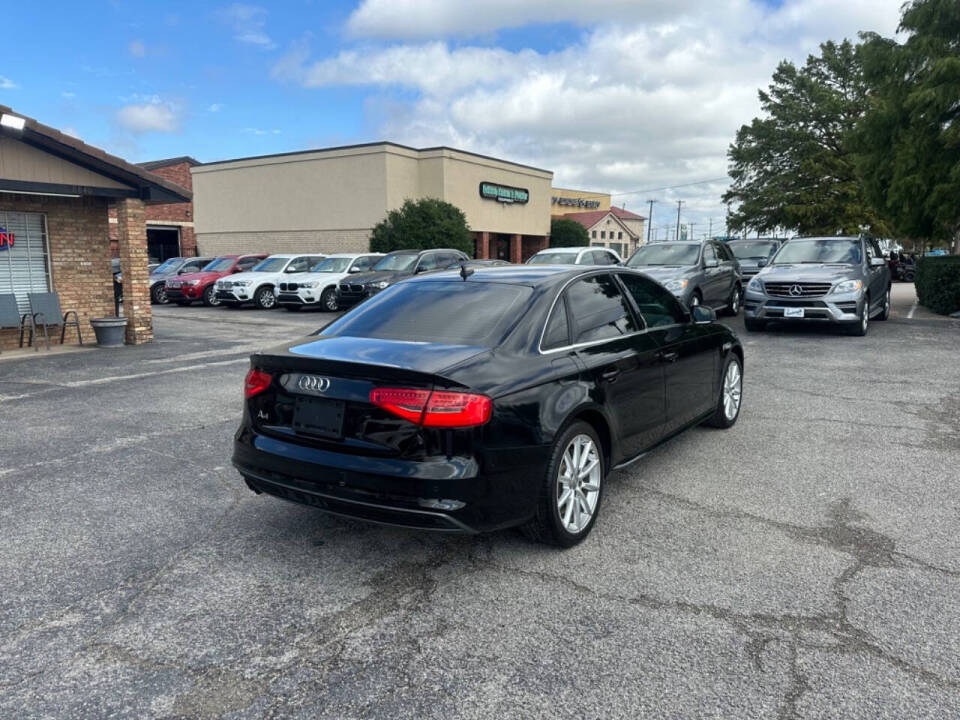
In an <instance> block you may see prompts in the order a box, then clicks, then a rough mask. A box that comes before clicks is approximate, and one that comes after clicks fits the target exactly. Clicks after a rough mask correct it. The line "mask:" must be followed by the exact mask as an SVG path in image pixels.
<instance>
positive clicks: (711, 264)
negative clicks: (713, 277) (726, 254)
mask: <svg viewBox="0 0 960 720" xmlns="http://www.w3.org/2000/svg"><path fill="white" fill-rule="evenodd" d="M719 264H720V263H719V262H718V261H717V259H716V258H707V259H706V260H704V261H703V266H704V267H708V268H715V267H717V265H719Z"/></svg>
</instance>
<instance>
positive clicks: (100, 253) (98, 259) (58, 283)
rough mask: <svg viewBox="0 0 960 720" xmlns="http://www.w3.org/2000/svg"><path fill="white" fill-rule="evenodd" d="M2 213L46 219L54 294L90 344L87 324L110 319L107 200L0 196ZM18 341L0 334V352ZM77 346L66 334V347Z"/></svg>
mask: <svg viewBox="0 0 960 720" xmlns="http://www.w3.org/2000/svg"><path fill="white" fill-rule="evenodd" d="M0 209H2V210H6V211H8V212H39V213H45V214H46V216H47V242H48V243H49V253H50V272H51V275H52V280H53V288H52V289H53V290H55V291H56V292H58V293H59V294H60V305H61V306H62V307H63V310H64V311H65V312H66V311H67V310H76V311H77V313H78V314H79V315H80V330H81V332H82V333H83V340H84V342H85V343H86V342H90V343H93V342H94V336H93V328H91V327H90V318H92V317H108V316H112V315H113V314H114V306H113V273H112V272H111V270H110V244H109V242H108V235H109V231H108V224H107V202H106V200H104V199H102V198H90V197H83V198H53V197H42V196H33V195H11V194H7V193H0ZM17 335H18V334H17V332H16V331H15V330H2V331H0V343H2V347H3V349H9V348H13V347H16V346H17ZM59 338H60V336H59V334H58V335H57V341H59ZM76 341H77V333H76V330H75V329H70V330H68V331H67V337H66V342H67V343H76Z"/></svg>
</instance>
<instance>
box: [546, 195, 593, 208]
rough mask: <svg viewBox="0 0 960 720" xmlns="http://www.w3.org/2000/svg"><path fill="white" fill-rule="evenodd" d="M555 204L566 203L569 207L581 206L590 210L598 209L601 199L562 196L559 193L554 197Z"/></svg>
mask: <svg viewBox="0 0 960 720" xmlns="http://www.w3.org/2000/svg"><path fill="white" fill-rule="evenodd" d="M552 200H553V204H554V205H565V206H568V207H581V208H588V209H590V210H596V209H597V208H598V207H600V201H599V200H587V199H585V198H571V197H560V196H559V195H554V196H553V198H552Z"/></svg>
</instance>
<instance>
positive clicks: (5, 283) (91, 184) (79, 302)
mask: <svg viewBox="0 0 960 720" xmlns="http://www.w3.org/2000/svg"><path fill="white" fill-rule="evenodd" d="M189 200H190V192H189V191H187V190H185V189H184V188H181V187H180V186H178V185H175V184H174V183H172V182H170V181H168V180H165V179H164V178H161V177H159V176H157V175H154V174H152V173H150V172H149V171H147V170H145V169H143V168H142V167H139V166H137V165H132V164H130V163H128V162H126V161H124V160H121V159H120V158H118V157H115V156H113V155H109V154H107V153H105V152H104V151H103V150H100V149H98V148H95V147H92V146H90V145H87V144H86V143H84V142H81V141H80V140H77V139H76V138H74V137H71V136H69V135H64V134H63V133H61V132H59V131H57V130H55V129H54V128H52V127H48V126H46V125H43V124H41V123H39V122H37V121H36V120H34V119H32V118H29V117H25V116H23V115H20V114H19V113H15V112H14V111H13V110H11V109H10V108H8V107H5V106H2V105H0V233H2V234H3V235H4V236H5V237H6V242H5V243H4V244H3V247H0V294H11V293H12V294H13V295H14V296H15V298H16V302H17V306H18V309H19V311H20V312H21V313H26V312H28V311H29V301H28V293H30V292H49V291H53V292H56V293H57V294H58V295H59V297H60V303H61V305H62V307H63V310H64V311H66V310H76V311H77V313H78V315H79V319H80V326H81V330H82V331H83V335H84V340H85V342H86V341H92V340H93V331H92V329H91V327H90V324H89V321H90V319H91V318H95V317H109V316H112V315H114V302H113V276H112V272H111V269H110V257H111V252H110V240H109V235H110V231H109V227H110V222H109V220H108V212H107V210H108V206H110V205H112V206H113V207H114V208H115V210H116V219H117V222H116V223H115V225H116V237H117V250H118V255H119V258H120V266H121V269H122V272H123V276H124V315H125V316H126V317H127V319H128V323H127V328H126V338H127V342H128V343H132V344H133V343H140V342H147V341H149V340H150V339H152V337H153V320H152V316H151V312H150V292H149V282H148V271H147V231H146V218H145V214H146V208H148V207H149V206H150V205H152V204H169V203H183V202H189ZM48 320H49V319H48ZM17 337H18V332H17V330H16V329H2V330H0V346H2V348H4V349H8V348H10V347H15V346H16V345H17V342H18V340H17ZM67 341H68V342H76V331H68V333H67Z"/></svg>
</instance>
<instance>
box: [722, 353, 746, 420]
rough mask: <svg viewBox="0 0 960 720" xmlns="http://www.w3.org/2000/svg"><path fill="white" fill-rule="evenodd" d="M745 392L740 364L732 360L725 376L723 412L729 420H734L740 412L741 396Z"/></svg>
mask: <svg viewBox="0 0 960 720" xmlns="http://www.w3.org/2000/svg"><path fill="white" fill-rule="evenodd" d="M742 394H743V376H742V375H741V374H740V364H739V363H737V362H731V363H730V365H729V366H728V367H727V374H726V375H725V376H724V378H723V414H724V415H725V416H726V418H727V420H733V419H734V418H735V417H736V416H737V413H738V412H740V398H741V396H742Z"/></svg>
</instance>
